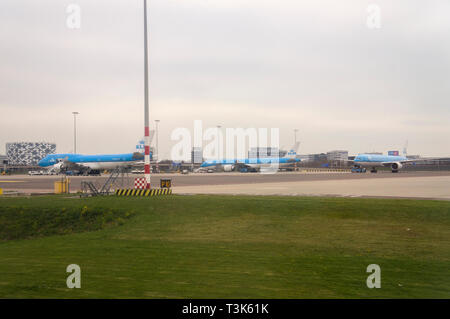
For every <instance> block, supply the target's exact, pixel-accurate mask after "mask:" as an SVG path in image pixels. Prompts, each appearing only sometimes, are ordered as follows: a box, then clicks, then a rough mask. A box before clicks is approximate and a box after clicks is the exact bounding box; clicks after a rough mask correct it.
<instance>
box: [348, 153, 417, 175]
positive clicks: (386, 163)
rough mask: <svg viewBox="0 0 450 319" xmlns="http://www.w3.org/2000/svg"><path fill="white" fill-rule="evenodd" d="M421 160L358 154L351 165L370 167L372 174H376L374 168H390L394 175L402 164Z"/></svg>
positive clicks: (396, 156)
mask: <svg viewBox="0 0 450 319" xmlns="http://www.w3.org/2000/svg"><path fill="white" fill-rule="evenodd" d="M421 160H425V159H408V158H407V157H406V156H398V155H379V154H358V155H357V156H356V157H355V159H354V160H353V163H354V165H355V166H357V167H370V168H372V172H376V167H390V168H391V169H392V172H393V173H396V172H398V170H399V169H401V168H402V167H403V164H404V163H407V162H417V161H421Z"/></svg>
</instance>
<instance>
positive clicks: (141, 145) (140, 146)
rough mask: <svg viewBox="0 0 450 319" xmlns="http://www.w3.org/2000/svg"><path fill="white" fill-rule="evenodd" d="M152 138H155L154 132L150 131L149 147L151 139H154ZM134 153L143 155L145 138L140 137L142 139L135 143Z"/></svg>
mask: <svg viewBox="0 0 450 319" xmlns="http://www.w3.org/2000/svg"><path fill="white" fill-rule="evenodd" d="M154 136H155V130H150V136H149V137H150V141H149V143H150V145H151V144H152V141H153V137H154ZM135 152H137V153H142V154H144V153H145V138H144V137H142V138H141V139H140V140H139V141H138V142H137V144H136V150H135Z"/></svg>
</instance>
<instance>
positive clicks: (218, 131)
mask: <svg viewBox="0 0 450 319" xmlns="http://www.w3.org/2000/svg"><path fill="white" fill-rule="evenodd" d="M221 128H222V125H217V159H218V160H220V159H221V156H220V155H221V151H220V148H221V147H222V134H221V133H222V132H221V130H220V129H221Z"/></svg>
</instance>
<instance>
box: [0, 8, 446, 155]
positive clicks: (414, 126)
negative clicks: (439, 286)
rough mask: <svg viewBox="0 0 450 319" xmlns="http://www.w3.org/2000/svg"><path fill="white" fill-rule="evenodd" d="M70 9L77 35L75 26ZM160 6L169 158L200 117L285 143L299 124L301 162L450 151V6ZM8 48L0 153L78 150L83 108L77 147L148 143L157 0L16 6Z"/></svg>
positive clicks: (3, 29) (158, 86)
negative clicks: (270, 133) (42, 146)
mask: <svg viewBox="0 0 450 319" xmlns="http://www.w3.org/2000/svg"><path fill="white" fill-rule="evenodd" d="M70 4H76V5H78V6H79V8H80V9H81V13H80V20H79V21H80V25H79V26H80V27H79V28H70V27H69V26H68V24H67V21H68V19H69V18H70V17H71V14H72V13H73V11H72V12H69V13H68V12H67V11H66V10H67V9H68V6H69V5H70ZM371 4H375V5H376V6H377V8H379V9H380V11H379V20H376V21H377V22H379V24H377V25H376V27H373V26H374V25H373V21H374V20H373V19H372V18H373V17H374V16H373V14H374V11H372V9H370V8H373V7H370V6H369V5H371ZM148 6H149V8H148V13H149V29H150V32H149V59H150V85H149V92H150V121H151V123H152V126H154V120H156V119H158V120H160V124H159V149H160V150H159V152H160V158H168V157H169V156H170V153H171V148H172V147H173V145H175V144H176V141H172V140H171V134H172V132H173V131H174V130H175V129H176V128H183V127H185V128H188V129H189V130H193V125H194V121H195V120H202V122H203V128H204V129H205V128H208V127H215V126H217V125H221V126H222V127H223V128H279V132H280V146H282V147H283V148H288V147H289V146H291V145H292V144H293V141H294V129H298V135H297V139H298V140H299V141H300V142H301V146H300V150H299V153H301V154H308V153H320V152H327V151H330V150H334V149H344V150H349V152H350V154H357V153H361V152H368V151H380V152H387V151H388V150H402V148H403V146H404V144H405V141H406V140H408V153H409V154H421V155H423V156H449V155H450V105H449V102H450V41H449V38H450V19H449V18H448V14H449V12H450V2H449V1H448V0H442V1H440V0H430V1H420V0H397V1H391V0H380V1H375V0H373V1H364V0H347V1H335V0H307V1H298V0H277V1H267V0H239V1H238V0H149V4H148ZM368 19H369V22H370V21H371V22H372V24H370V23H369V24H370V26H371V27H369V24H368ZM70 21H72V20H70ZM0 40H1V41H0V154H1V153H4V152H5V143H7V142H16V141H30V142H38V141H47V142H54V143H56V144H57V151H58V152H60V153H63V152H72V151H73V115H72V112H73V111H77V112H79V113H80V114H79V115H78V118H77V130H78V133H77V151H78V153H85V154H96V153H122V152H131V151H133V150H134V148H135V145H136V142H137V141H138V140H139V139H141V138H142V136H143V132H144V128H143V126H144V119H143V114H144V93H143V92H144V90H143V89H144V85H143V78H144V76H143V74H144V69H143V61H144V60H143V59H144V57H143V1H141V0H135V1H131V0H115V1H106V0H95V1H92V0H71V1H64V0H40V1H31V0H2V1H1V2H0ZM152 128H153V127H152Z"/></svg>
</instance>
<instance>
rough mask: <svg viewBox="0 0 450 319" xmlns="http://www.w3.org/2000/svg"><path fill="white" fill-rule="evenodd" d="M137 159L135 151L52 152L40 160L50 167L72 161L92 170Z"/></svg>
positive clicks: (125, 163)
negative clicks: (87, 153) (124, 152)
mask: <svg viewBox="0 0 450 319" xmlns="http://www.w3.org/2000/svg"><path fill="white" fill-rule="evenodd" d="M136 161H137V160H136V158H134V157H133V153H126V154H104V155H82V154H50V155H47V156H46V157H44V158H43V159H42V160H41V161H40V162H39V166H41V167H49V168H50V167H52V166H55V165H58V164H59V163H62V162H70V163H74V164H77V165H80V166H83V167H86V168H90V169H92V170H104V169H106V170H107V169H114V168H118V167H123V166H128V165H130V164H131V163H133V162H136Z"/></svg>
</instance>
